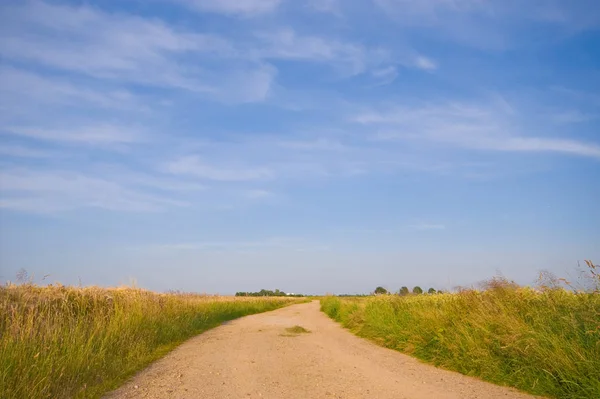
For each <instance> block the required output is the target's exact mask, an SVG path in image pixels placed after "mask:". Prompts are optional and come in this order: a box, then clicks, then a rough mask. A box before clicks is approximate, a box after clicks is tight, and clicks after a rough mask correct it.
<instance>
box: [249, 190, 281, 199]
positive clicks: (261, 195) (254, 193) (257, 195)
mask: <svg viewBox="0 0 600 399" xmlns="http://www.w3.org/2000/svg"><path fill="white" fill-rule="evenodd" d="M273 195H274V194H273V192H271V191H268V190H259V189H254V190H247V191H245V192H244V196H245V197H246V198H249V199H253V200H259V199H265V198H270V197H273Z"/></svg>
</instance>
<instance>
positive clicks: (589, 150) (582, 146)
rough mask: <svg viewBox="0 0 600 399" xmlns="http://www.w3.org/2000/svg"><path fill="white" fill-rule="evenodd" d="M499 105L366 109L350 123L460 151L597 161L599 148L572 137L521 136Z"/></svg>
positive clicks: (391, 137) (390, 137)
mask: <svg viewBox="0 0 600 399" xmlns="http://www.w3.org/2000/svg"><path fill="white" fill-rule="evenodd" d="M515 117H516V116H513V115H511V114H510V113H506V112H503V109H502V107H494V106H492V105H490V106H488V107H486V106H485V105H471V104H462V103H448V104H438V105H423V106H420V107H417V106H413V107H405V106H398V107H392V108H387V109H385V110H383V111H367V112H364V113H362V114H359V115H356V116H354V117H353V120H354V121H356V122H358V123H360V124H363V125H368V126H376V127H377V130H376V133H375V134H373V135H372V137H373V138H375V139H377V140H384V141H397V140H426V141H429V142H435V143H438V144H447V145H453V146H457V147H462V148H469V149H476V150H491V151H514V152H555V153H565V154H572V155H579V156H585V157H594V158H600V146H598V145H597V144H595V143H588V142H584V141H578V140H574V139H570V138H555V137H544V136H537V137H536V136H529V135H525V134H522V133H521V132H520V129H519V128H518V125H515V122H514V121H513V118H515Z"/></svg>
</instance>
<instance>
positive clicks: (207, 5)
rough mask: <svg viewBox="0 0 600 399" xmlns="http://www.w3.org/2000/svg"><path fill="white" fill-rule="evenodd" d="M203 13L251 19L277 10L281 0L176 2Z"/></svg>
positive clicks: (183, 0) (184, 0) (182, 0)
mask: <svg viewBox="0 0 600 399" xmlns="http://www.w3.org/2000/svg"><path fill="white" fill-rule="evenodd" d="M175 1H177V2H178V3H180V4H182V5H185V6H187V7H190V8H192V9H195V10H197V11H201V12H214V13H219V14H226V15H238V16H245V17H251V16H256V15H260V14H264V13H269V12H272V11H274V10H275V9H277V7H278V6H279V4H280V3H281V0H175Z"/></svg>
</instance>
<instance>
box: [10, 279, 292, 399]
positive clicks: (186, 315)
mask: <svg viewBox="0 0 600 399" xmlns="http://www.w3.org/2000/svg"><path fill="white" fill-rule="evenodd" d="M291 302H297V300H292V299H288V298H235V299H234V298H232V297H213V296H200V295H189V294H158V293H154V292H150V291H144V290H139V289H131V288H124V289H100V288H94V287H91V288H72V287H64V286H49V287H38V286H34V285H21V286H14V285H13V286H5V287H0V398H3V399H13V398H15V399H16V398H97V397H100V395H102V394H103V393H105V392H107V391H109V390H112V389H114V388H116V387H118V386H119V385H120V384H121V383H123V382H124V381H125V380H126V379H127V378H129V377H130V376H131V375H132V374H134V373H135V372H136V371H138V370H140V369H142V368H144V367H145V366H147V365H148V364H149V363H151V362H152V361H154V360H156V359H158V358H160V357H162V356H164V355H165V354H166V353H167V352H169V351H170V350H172V349H173V348H174V347H176V346H177V345H178V344H180V343H181V342H183V341H184V340H186V339H188V338H190V337H192V336H194V335H196V334H199V333H201V332H203V331H205V330H208V329H210V328H212V327H215V326H218V325H219V324H221V323H222V322H224V321H227V320H231V319H235V318H238V317H241V316H245V315H249V314H253V313H259V312H265V311H269V310H273V309H276V308H279V307H282V306H284V305H286V304H289V303H291Z"/></svg>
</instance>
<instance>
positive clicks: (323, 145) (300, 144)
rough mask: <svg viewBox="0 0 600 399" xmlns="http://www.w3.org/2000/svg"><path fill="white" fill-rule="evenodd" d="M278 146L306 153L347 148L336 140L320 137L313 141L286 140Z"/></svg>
mask: <svg viewBox="0 0 600 399" xmlns="http://www.w3.org/2000/svg"><path fill="white" fill-rule="evenodd" d="M279 146H281V147H284V148H289V149H295V150H306V151H345V150H347V149H348V147H347V146H345V145H344V144H342V143H341V142H339V141H338V140H334V139H329V138H324V137H320V138H317V139H315V140H305V141H301V140H293V141H292V140H287V141H281V142H279Z"/></svg>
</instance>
